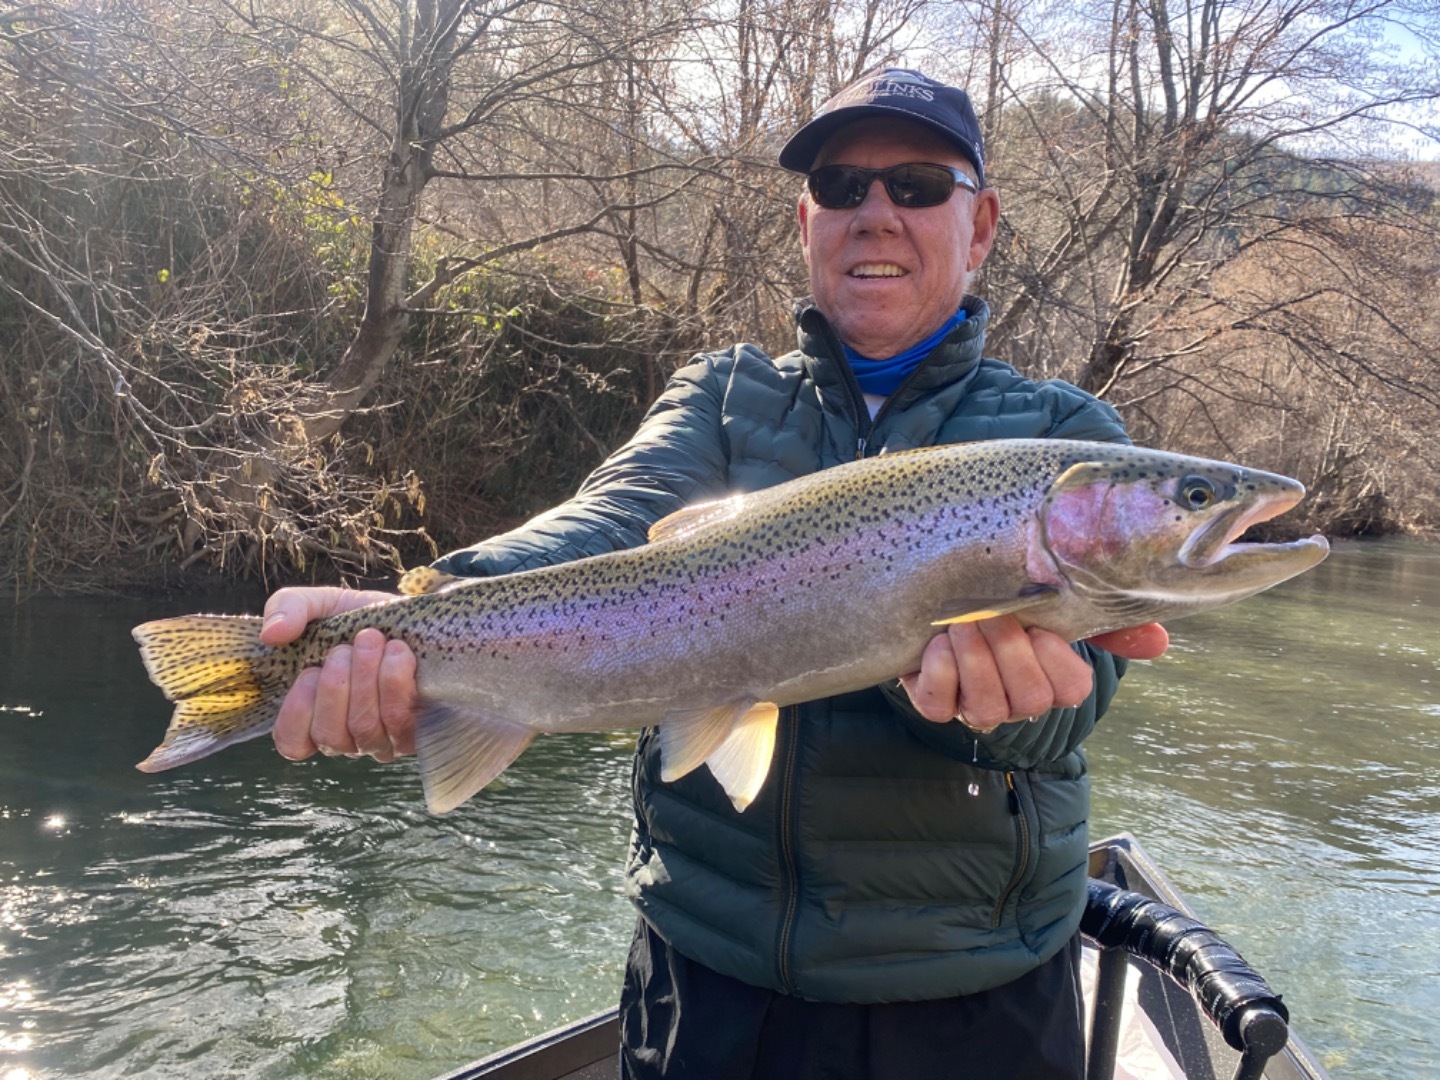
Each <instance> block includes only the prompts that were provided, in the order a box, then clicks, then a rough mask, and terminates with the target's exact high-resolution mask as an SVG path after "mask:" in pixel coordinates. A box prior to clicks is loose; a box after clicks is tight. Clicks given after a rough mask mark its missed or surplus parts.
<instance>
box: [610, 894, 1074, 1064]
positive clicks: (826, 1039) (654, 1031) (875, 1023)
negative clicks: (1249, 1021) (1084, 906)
mask: <svg viewBox="0 0 1440 1080" xmlns="http://www.w3.org/2000/svg"><path fill="white" fill-rule="evenodd" d="M638 923H639V925H638V926H637V927H636V930H635V940H634V942H633V943H632V944H631V946H630V960H629V964H628V965H627V967H626V971H625V986H624V989H623V990H622V991H621V994H620V1076H621V1078H622V1080H656V1078H661V1077H663V1078H665V1080H680V1078H683V1080H968V1078H975V1080H1051V1078H1054V1080H1083V1078H1084V1075H1085V1037H1084V1027H1083V1025H1084V1005H1083V1004H1082V1002H1081V999H1080V938H1079V936H1078V935H1077V936H1076V937H1074V938H1073V939H1071V941H1070V943H1069V945H1067V946H1066V947H1065V948H1064V949H1061V950H1060V952H1059V954H1058V955H1056V956H1055V957H1054V959H1052V960H1050V961H1048V962H1047V963H1045V964H1043V965H1041V966H1040V967H1039V968H1037V969H1035V970H1034V971H1032V972H1030V973H1029V974H1027V975H1024V976H1022V977H1020V978H1019V979H1016V980H1015V981H1014V982H1012V983H1007V984H1006V985H1004V986H999V987H996V988H995V989H993V990H987V991H984V992H983V993H979V994H970V995H967V996H965V997H955V998H942V999H940V1000H936V1001H913V1002H898V1003H895V1004H888V1005H846V1004H831V1003H828V1002H816V1001H806V1000H804V999H803V998H798V997H791V996H790V995H788V994H781V993H777V992H775V991H773V990H765V989H762V988H760V987H757V986H751V985H750V984H748V983H743V982H739V981H738V980H736V979H731V978H729V977H728V976H725V975H721V974H719V973H718V972H715V971H712V970H711V969H710V968H707V967H705V966H704V965H703V964H697V963H696V962H695V961H693V960H690V959H688V958H686V957H684V956H682V955H681V954H679V953H677V952H676V951H675V950H674V949H672V948H670V946H669V945H668V944H666V942H665V941H664V940H663V939H661V937H660V936H659V935H658V934H656V933H655V931H654V930H652V929H650V926H649V924H648V923H646V922H645V920H644V919H640V920H638Z"/></svg>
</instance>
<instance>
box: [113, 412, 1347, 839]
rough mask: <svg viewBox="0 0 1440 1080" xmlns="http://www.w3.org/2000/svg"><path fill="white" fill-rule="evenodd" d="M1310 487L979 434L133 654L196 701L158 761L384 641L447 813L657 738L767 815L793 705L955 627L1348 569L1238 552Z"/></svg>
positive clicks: (211, 628) (675, 770) (1173, 608)
mask: <svg viewBox="0 0 1440 1080" xmlns="http://www.w3.org/2000/svg"><path fill="white" fill-rule="evenodd" d="M1303 494H1304V488H1303V487H1302V486H1301V485H1300V484H1299V483H1298V482H1296V481H1294V480H1291V479H1288V478H1286V477H1283V476H1276V475H1273V474H1270V473H1264V472H1257V471H1255V470H1252V469H1246V468H1242V467H1240V466H1238V465H1230V464H1226V463H1223V462H1218V461H1206V460H1202V459H1199V458H1191V457H1181V456H1178V455H1174V454H1167V453H1162V452H1159V451H1155V450H1145V449H1140V448H1133V447H1125V446H1118V445H1113V444H1102V443H1082V442H1066V441H1057V440H1029V439H1026V440H1002V441H995V442H984V443H970V444H961V445H954V446H944V447H936V448H932V449H927V450H914V451H910V452H906V453H900V454H888V455H882V456H880V457H875V458H868V459H865V460H862V461H856V462H852V463H849V464H846V465H841V466H838V467H836V468H833V469H827V470H824V471H822V472H819V473H816V474H814V475H811V476H807V477H803V478H801V479H798V480H794V481H791V482H790V483H786V484H781V485H779V486H777V487H773V488H769V489H767V490H765V491H760V492H756V493H754V494H750V495H740V496H736V497H734V498H731V499H727V500H724V501H721V502H716V503H708V504H704V505H699V506H694V507H690V508H688V509H686V510H682V511H680V512H679V513H677V514H673V515H671V516H670V517H667V518H665V519H664V520H662V521H660V522H658V523H657V524H656V525H655V526H654V528H653V529H651V532H650V541H651V542H650V543H649V544H648V545H646V546H644V547H641V548H636V549H633V550H628V551H618V552H614V553H612V554H608V555H600V556H597V557H595V558H590V559H583V560H581V561H578V562H571V563H566V564H564V565H560V566H552V567H547V568H544V569H539V570H531V571H526V572H524V573H519V574H510V575H506V576H503V577H494V578H481V579H475V580H469V579H465V583H464V584H455V585H451V586H446V587H443V588H441V589H440V590H439V591H434V592H429V593H426V594H423V595H416V596H406V597H400V598H397V599H395V600H394V601H390V602H387V603H381V604H375V605H372V606H370V607H366V608H361V609H358V610H355V611H350V612H346V613H344V614H340V615H335V616H332V617H330V618H327V619H323V620H320V621H317V622H315V623H312V624H311V625H310V626H309V627H308V628H307V629H306V631H305V633H304V635H303V636H302V637H301V638H300V640H298V641H297V642H295V643H294V644H292V645H289V646H286V647H284V648H279V649H272V648H269V647H267V646H264V645H261V644H260V642H259V639H258V633H259V629H260V622H261V620H260V619H258V618H255V617H251V616H241V617H234V616H218V615H194V616H188V617H183V618H178V619H163V620H160V621H158V622H149V623H145V624H144V625H142V626H138V627H136V628H135V631H134V633H135V639H136V641H138V642H139V644H140V653H141V656H142V658H143V659H144V662H145V666H146V668H147V669H148V670H149V673H150V677H151V679H152V680H154V682H155V683H157V684H158V685H159V686H160V688H161V689H162V690H163V691H164V692H165V695H166V697H168V698H169V699H170V700H171V701H173V702H175V703H176V706H175V713H174V716H173V717H172V719H171V721H170V728H169V730H168V731H167V732H166V733H165V739H164V741H163V742H162V743H161V744H160V746H159V747H157V748H156V750H155V751H154V752H153V753H152V754H151V755H150V756H149V757H148V758H146V759H145V760H144V761H143V762H141V763H140V766H139V767H140V768H141V769H143V770H145V771H147V772H154V771H159V770H162V769H169V768H172V767H174V766H176V765H182V764H184V763H186V762H188V761H194V760H196V759H197V758H201V757H204V756H205V755H207V754H211V753H214V752H215V751H216V750H219V749H221V748H222V747H225V746H228V745H230V744H231V743H235V742H240V741H242V740H244V739H250V738H254V737H256V736H258V735H263V734H265V733H266V732H268V731H269V730H270V729H271V727H272V726H273V725H274V722H275V716H276V713H277V711H278V708H279V705H280V702H281V700H282V699H283V698H284V696H285V693H286V691H287V690H289V688H290V686H291V684H292V683H293V682H294V680H295V678H296V676H297V675H298V674H299V673H300V671H301V669H302V668H304V667H306V666H308V665H313V664H318V663H320V661H321V659H322V658H323V657H324V656H325V654H326V653H327V652H328V651H329V650H330V649H331V648H333V647H334V646H336V645H338V644H341V643H344V642H349V641H351V640H352V639H353V638H354V636H355V635H356V634H357V633H358V632H359V631H360V630H362V629H364V628H365V627H369V626H373V627H376V628H377V629H379V630H381V631H383V632H384V633H386V634H387V635H389V636H390V637H395V638H400V639H402V640H404V641H405V642H406V643H407V644H409V646H410V647H411V648H412V649H413V650H414V651H415V654H416V656H417V657H418V658H419V666H418V670H417V676H416V677H417V682H418V687H419V695H420V701H421V704H420V707H419V711H418V713H417V716H416V751H417V754H418V756H419V763H420V774H421V777H422V779H423V782H424V787H425V796H426V802H427V804H428V806H429V808H430V810H431V811H433V812H435V813H443V812H445V811H447V810H450V809H452V808H454V807H456V806H458V805H459V804H460V803H462V802H464V801H465V800H466V799H468V798H469V797H470V796H471V795H473V794H475V792H477V791H479V790H480V789H481V788H483V787H484V786H485V785H486V784H487V783H489V782H490V781H491V780H492V779H494V778H495V777H496V776H497V775H498V774H499V773H500V772H501V771H502V770H503V769H505V767H506V766H508V765H509V764H510V763H511V762H512V761H514V760H515V758H516V757H518V756H519V755H520V753H521V752H522V751H523V750H524V749H525V747H526V746H527V745H529V743H530V741H531V740H532V739H534V738H535V736H536V735H539V734H542V733H544V734H549V733H554V732H563V731H608V730H613V729H617V728H638V727H642V726H645V725H650V724H657V725H659V730H660V740H661V751H662V765H663V767H662V775H663V777H664V779H665V780H667V781H669V780H674V779H676V778H678V777H681V776H684V775H685V774H686V773H688V772H690V771H691V770H692V769H694V768H696V767H698V766H699V765H700V764H701V763H704V764H706V765H708V766H709V768H710V771H711V772H712V773H713V774H714V776H715V778H716V780H718V781H719V783H720V784H721V785H722V786H723V787H724V789H725V791H726V792H727V793H728V794H729V796H730V798H731V800H732V801H733V802H734V804H735V806H736V807H737V808H739V809H744V807H745V806H747V805H748V804H749V803H750V801H751V800H752V799H754V797H755V795H756V794H757V793H758V792H759V790H760V787H761V785H762V784H763V783H764V780H765V776H766V774H767V773H768V771H769V768H770V757H771V753H772V750H773V748H774V742H775V724H776V719H777V715H778V709H779V708H780V707H781V706H784V705H790V704H794V703H797V702H801V701H808V700H812V699H815V698H821V697H826V696H829V695H833V694H841V693H847V692H851V691H855V690H859V689H862V688H864V687H868V686H874V685H876V684H878V683H881V682H884V681H885V680H888V679H892V678H895V677H896V676H899V675H901V674H904V673H907V672H911V671H914V670H916V669H917V668H918V667H919V663H920V655H921V652H922V651H923V650H924V647H925V644H926V642H927V641H929V640H930V638H931V637H933V636H934V635H935V634H936V633H937V632H938V631H937V627H941V626H944V625H945V624H947V623H953V622H960V621H968V620H975V619H982V618H985V617H987V616H992V615H998V614H1002V613H1006V612H1010V613H1013V614H1015V615H1016V616H1017V617H1018V618H1019V619H1020V621H1021V622H1022V623H1024V624H1026V625H1030V626H1039V627H1043V628H1045V629H1048V630H1053V631H1054V632H1056V633H1058V634H1060V635H1062V636H1063V637H1065V638H1066V639H1068V640H1072V641H1074V640H1077V639H1080V638H1084V637H1089V636H1091V635H1093V634H1098V633H1101V632H1103V631H1106V630H1115V629H1119V628H1122V627H1127V626H1134V625H1136V624H1139V623H1143V622H1147V621H1150V620H1152V619H1161V618H1165V619H1173V618H1175V617H1176V616H1179V615H1186V614H1189V613H1191V612H1194V611H1199V610H1202V609H1206V608H1213V607H1217V606H1219V605H1221V604H1228V603H1230V602H1232V601H1235V600H1239V599H1241V598H1243V597H1246V596H1249V595H1251V594H1252V593H1256V592H1259V591H1260V590H1261V589H1266V588H1269V587H1270V586H1272V585H1275V584H1277V583H1279V582H1281V581H1284V580H1285V579H1286V578H1289V577H1292V576H1293V575H1295V574H1298V573H1300V572H1301V571H1303V570H1306V569H1308V568H1309V567H1312V566H1314V565H1315V564H1316V563H1318V562H1320V560H1322V559H1323V558H1325V555H1326V553H1327V552H1328V551H1329V546H1328V545H1327V543H1326V542H1325V539H1324V538H1323V537H1319V536H1315V537H1311V538H1309V539H1306V540H1299V541H1296V542H1294V543H1288V544H1258V543H1256V544H1250V543H1237V542H1236V539H1237V537H1239V536H1240V534H1241V533H1243V532H1244V531H1245V530H1246V528H1248V527H1249V526H1250V525H1252V524H1254V523H1256V522H1260V521H1265V520H1267V519H1269V518H1272V517H1274V516H1275V515H1277V514H1280V513H1282V512H1283V511H1285V510H1286V509H1288V508H1289V507H1291V506H1293V505H1294V504H1295V503H1296V502H1298V501H1299V500H1300V498H1301V496H1302V495H1303Z"/></svg>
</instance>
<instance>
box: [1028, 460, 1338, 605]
mask: <svg viewBox="0 0 1440 1080" xmlns="http://www.w3.org/2000/svg"><path fill="white" fill-rule="evenodd" d="M1304 494H1305V488H1304V485H1302V484H1301V483H1300V482H1299V481H1297V480H1292V479H1291V478H1289V477H1287V476H1281V475H1278V474H1276V473H1268V472H1262V471H1259V470H1256V469H1249V468H1245V467H1243V466H1240V465H1232V464H1229V463H1227V462H1223V461H1211V460H1206V459H1203V458H1194V457H1187V456H1183V455H1179V454H1169V453H1164V452H1162V451H1155V450H1143V449H1139V448H1135V447H1121V446H1116V447H1114V448H1109V447H1106V448H1103V449H1100V450H1099V451H1098V452H1095V451H1092V452H1091V453H1089V454H1088V455H1087V459H1086V460H1081V461H1077V462H1074V463H1073V464H1071V465H1070V466H1069V467H1068V468H1066V469H1065V470H1064V471H1063V472H1061V473H1060V475H1059V476H1058V478H1057V479H1056V480H1055V481H1054V483H1053V484H1052V485H1051V487H1050V490H1049V492H1048V494H1047V495H1046V496H1045V499H1044V501H1043V504H1042V506H1041V509H1040V513H1039V515H1038V529H1037V533H1038V541H1039V543H1038V545H1036V547H1038V548H1039V549H1040V550H1039V551H1035V554H1036V555H1037V556H1038V558H1037V560H1036V561H1037V563H1038V565H1033V566H1032V576H1035V577H1036V580H1038V581H1042V582H1044V583H1046V584H1053V585H1055V586H1056V587H1058V588H1061V589H1062V591H1063V590H1064V589H1066V588H1067V587H1068V588H1069V589H1070V590H1072V591H1073V592H1074V593H1076V594H1077V595H1078V596H1080V597H1081V598H1083V599H1084V600H1086V601H1087V602H1088V604H1089V605H1090V607H1092V608H1094V609H1097V610H1098V611H1099V612H1102V613H1103V614H1104V616H1105V618H1104V619H1103V620H1101V621H1106V622H1109V623H1110V624H1111V625H1108V626H1105V627H1103V628H1101V629H1118V628H1120V627H1122V626H1132V625H1136V624H1137V623H1139V622H1147V621H1150V620H1152V619H1156V618H1163V617H1166V616H1171V617H1173V616H1175V615H1179V614H1185V613H1187V612H1190V611H1197V610H1201V609H1204V608H1211V607H1218V606H1220V605H1222V604H1228V603H1231V602H1233V601H1235V600H1240V599H1243V598H1244V597H1246V596H1250V595H1252V594H1254V593H1257V592H1259V591H1261V590H1262V589H1268V588H1270V587H1271V586H1272V585H1277V584H1279V583H1280V582H1282V581H1284V580H1286V579H1287V578H1291V577H1294V576H1295V575H1296V574H1299V573H1301V572H1303V571H1305V570H1308V569H1310V567H1312V566H1314V565H1316V564H1317V563H1319V562H1320V561H1321V560H1322V559H1324V558H1325V556H1326V555H1327V554H1328V553H1329V550H1330V547H1329V544H1328V543H1327V542H1326V540H1325V538H1324V537H1323V536H1311V537H1308V538H1306V539H1303V540H1296V541H1293V542H1290V543H1246V542H1241V541H1240V537H1241V535H1242V534H1243V533H1245V531H1246V530H1247V529H1249V528H1250V527H1251V526H1252V525H1256V524H1258V523H1260V522H1263V521H1269V520H1270V519H1271V518H1274V517H1276V516H1278V515H1280V514H1283V513H1284V512H1285V511H1287V510H1289V509H1290V508H1291V507H1293V506H1294V505H1295V504H1296V503H1298V502H1299V501H1300V499H1301V498H1302V497H1303V496H1304ZM1032 550H1034V549H1032ZM1047 569H1048V570H1049V571H1050V572H1052V573H1056V574H1058V575H1059V580H1055V579H1051V580H1048V581H1047V580H1046V579H1045V578H1044V577H1042V576H1038V575H1043V574H1044V573H1045V572H1046V570H1047ZM1091 632H1096V633H1098V632H1099V629H1093V630H1091Z"/></svg>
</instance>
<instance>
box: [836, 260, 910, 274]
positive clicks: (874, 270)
mask: <svg viewBox="0 0 1440 1080" xmlns="http://www.w3.org/2000/svg"><path fill="white" fill-rule="evenodd" d="M904 273H905V271H904V270H903V269H901V268H900V267H898V266H896V265H895V264H894V263H861V264H860V265H859V266H857V267H855V269H853V270H851V271H850V276H851V277H901V276H902V275H903V274H904Z"/></svg>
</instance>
